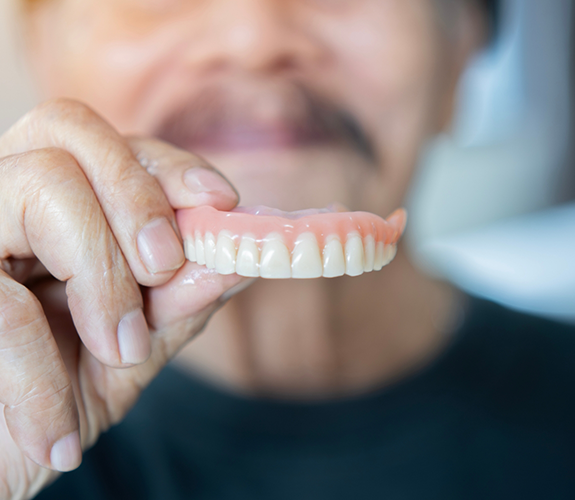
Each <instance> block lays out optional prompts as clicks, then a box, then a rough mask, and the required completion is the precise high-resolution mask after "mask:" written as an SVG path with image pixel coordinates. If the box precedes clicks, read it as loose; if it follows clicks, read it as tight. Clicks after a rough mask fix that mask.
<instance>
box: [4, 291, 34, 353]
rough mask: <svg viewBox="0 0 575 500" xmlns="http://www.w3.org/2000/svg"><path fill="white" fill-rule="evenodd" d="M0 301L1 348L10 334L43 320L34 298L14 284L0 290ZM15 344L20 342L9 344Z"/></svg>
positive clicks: (15, 340)
mask: <svg viewBox="0 0 575 500" xmlns="http://www.w3.org/2000/svg"><path fill="white" fill-rule="evenodd" d="M0 299H1V300H0V337H2V338H3V341H2V345H3V347H6V342H7V341H8V339H9V337H10V336H11V334H13V333H14V332H17V331H22V330H25V329H26V328H27V327H30V326H31V325H32V324H33V323H35V322H37V321H38V320H39V319H41V318H43V314H44V313H43V311H42V306H41V305H40V302H39V301H38V299H37V298H36V296H35V295H34V294H33V293H32V292H31V291H30V290H28V289H27V288H26V287H24V286H22V285H20V284H18V283H16V282H11V283H10V285H8V286H7V287H4V288H3V289H2V290H0ZM16 342H22V340H17V339H15V338H13V339H11V340H10V343H16ZM8 347H10V346H8ZM12 347H14V346H12Z"/></svg>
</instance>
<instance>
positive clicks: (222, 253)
mask: <svg viewBox="0 0 575 500" xmlns="http://www.w3.org/2000/svg"><path fill="white" fill-rule="evenodd" d="M216 271H217V272H218V273H219V274H234V273H235V272H236V245H235V243H234V240H233V238H232V233H230V232H228V231H222V232H221V233H220V234H219V235H218V243H217V244H216Z"/></svg>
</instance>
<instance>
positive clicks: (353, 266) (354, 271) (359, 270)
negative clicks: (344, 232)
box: [345, 233, 363, 276]
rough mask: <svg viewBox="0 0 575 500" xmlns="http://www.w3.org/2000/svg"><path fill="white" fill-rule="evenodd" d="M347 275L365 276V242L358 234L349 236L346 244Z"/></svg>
mask: <svg viewBox="0 0 575 500" xmlns="http://www.w3.org/2000/svg"><path fill="white" fill-rule="evenodd" d="M345 274H347V275H348V276H359V275H360V274H363V242H362V241H361V236H360V235H359V234H357V233H352V234H350V235H348V237H347V242H346V244H345Z"/></svg>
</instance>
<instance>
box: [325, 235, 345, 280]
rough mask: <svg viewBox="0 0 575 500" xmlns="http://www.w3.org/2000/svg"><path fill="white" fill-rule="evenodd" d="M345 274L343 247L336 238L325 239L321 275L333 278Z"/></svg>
mask: <svg viewBox="0 0 575 500" xmlns="http://www.w3.org/2000/svg"><path fill="white" fill-rule="evenodd" d="M344 274H345V256H344V254H343V247H342V246H341V242H340V241H339V239H338V237H337V236H331V237H328V238H327V239H326V244H325V246H324V248H323V275H324V276H325V277H326V278H335V277H336V276H343V275H344Z"/></svg>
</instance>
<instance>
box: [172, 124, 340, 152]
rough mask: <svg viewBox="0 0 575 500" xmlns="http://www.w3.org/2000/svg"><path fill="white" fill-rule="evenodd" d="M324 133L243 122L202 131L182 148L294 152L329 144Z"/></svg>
mask: <svg viewBox="0 0 575 500" xmlns="http://www.w3.org/2000/svg"><path fill="white" fill-rule="evenodd" d="M329 139H330V138H329V137H328V135H327V134H326V133H325V132H322V131H321V130H319V129H317V128H314V127H310V126H307V125H305V124H304V125H301V124H300V125H298V124H293V123H288V122H284V123H276V124H273V125H266V126H264V125H260V124H258V123H250V122H247V121H246V122H244V123H239V124H233V125H230V124H225V123H222V124H219V125H215V126H207V127H203V128H202V129H201V130H199V131H197V132H196V133H194V134H189V135H188V136H187V137H185V138H183V141H182V140H179V141H177V142H179V143H180V144H178V145H179V146H180V147H184V148H186V149H189V150H192V151H194V150H196V151H218V152H234V151H250V150H270V149H292V148H300V147H305V146H309V145H317V144H321V143H327V142H329Z"/></svg>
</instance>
